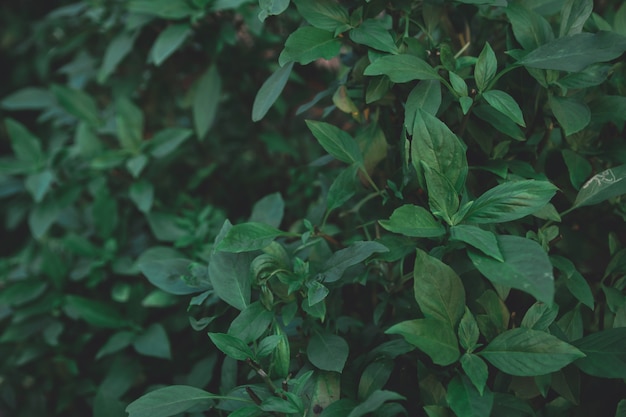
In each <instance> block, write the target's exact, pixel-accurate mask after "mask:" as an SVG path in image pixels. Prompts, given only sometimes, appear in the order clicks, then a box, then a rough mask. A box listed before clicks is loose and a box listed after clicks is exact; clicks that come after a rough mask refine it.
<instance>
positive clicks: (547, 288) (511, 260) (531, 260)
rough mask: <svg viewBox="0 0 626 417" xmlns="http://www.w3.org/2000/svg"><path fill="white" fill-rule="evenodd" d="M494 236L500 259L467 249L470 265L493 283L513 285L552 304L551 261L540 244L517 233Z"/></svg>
mask: <svg viewBox="0 0 626 417" xmlns="http://www.w3.org/2000/svg"><path fill="white" fill-rule="evenodd" d="M497 239H498V246H499V247H500V251H501V252H502V255H503V257H504V262H499V261H497V260H495V259H493V258H491V257H488V256H485V255H484V254H482V253H479V252H475V251H468V255H469V257H470V259H471V260H472V263H473V264H474V266H475V267H476V268H477V269H478V270H479V271H480V273H481V274H483V275H484V276H485V277H486V278H487V279H489V280H490V281H491V282H493V283H494V284H498V285H503V286H505V287H509V288H516V289H518V290H521V291H524V292H526V293H528V294H530V295H532V296H533V297H535V298H536V299H537V300H538V301H542V302H544V303H547V304H552V302H553V299H554V276H553V275H552V264H551V263H550V259H548V255H547V254H546V252H545V251H544V250H543V248H542V247H541V245H539V244H538V243H537V242H535V241H533V240H530V239H525V238H522V237H519V236H498V237H497Z"/></svg>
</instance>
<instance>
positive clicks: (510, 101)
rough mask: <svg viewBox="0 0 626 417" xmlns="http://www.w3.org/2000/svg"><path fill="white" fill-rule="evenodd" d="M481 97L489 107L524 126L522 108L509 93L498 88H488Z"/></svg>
mask: <svg viewBox="0 0 626 417" xmlns="http://www.w3.org/2000/svg"><path fill="white" fill-rule="evenodd" d="M483 97H484V99H485V100H486V101H487V103H489V105H490V106H491V107H493V108H494V109H496V110H498V111H499V112H500V113H502V114H504V115H506V116H507V117H508V118H509V119H511V120H513V121H514V122H515V123H517V124H518V125H520V126H523V127H525V126H526V123H524V116H523V114H522V109H520V107H519V105H518V104H517V102H516V101H515V99H514V98H513V97H511V96H510V95H509V94H507V93H505V92H504V91H500V90H490V91H487V92H485V93H484V94H483Z"/></svg>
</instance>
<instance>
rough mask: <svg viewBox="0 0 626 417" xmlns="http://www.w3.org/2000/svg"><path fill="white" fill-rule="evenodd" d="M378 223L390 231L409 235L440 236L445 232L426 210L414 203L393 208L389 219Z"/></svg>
mask: <svg viewBox="0 0 626 417" xmlns="http://www.w3.org/2000/svg"><path fill="white" fill-rule="evenodd" d="M378 223H380V225H381V226H382V227H384V228H385V229H387V230H389V231H390V232H393V233H400V234H402V235H405V236H409V237H431V238H432V237H440V236H443V235H444V234H445V232H446V230H445V228H444V227H443V226H442V225H441V223H439V222H438V221H436V220H435V219H434V218H433V216H432V214H430V212H429V211H428V210H426V209H425V208H423V207H420V206H416V205H414V204H405V205H403V206H401V207H399V208H397V209H395V210H394V212H393V213H392V214H391V217H390V218H389V220H379V222H378Z"/></svg>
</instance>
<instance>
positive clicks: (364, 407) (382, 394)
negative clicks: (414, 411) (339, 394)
mask: <svg viewBox="0 0 626 417" xmlns="http://www.w3.org/2000/svg"><path fill="white" fill-rule="evenodd" d="M405 399H406V398H404V397H403V396H402V395H400V394H398V393H396V392H393V391H384V390H378V391H374V392H372V394H371V395H370V396H369V397H367V399H366V400H365V401H363V402H362V403H361V404H359V405H357V406H356V407H354V408H353V409H352V411H351V412H350V414H348V417H362V416H364V415H366V414H369V413H371V412H373V411H376V410H378V409H379V408H380V406H382V405H383V404H384V403H385V402H387V401H400V400H405Z"/></svg>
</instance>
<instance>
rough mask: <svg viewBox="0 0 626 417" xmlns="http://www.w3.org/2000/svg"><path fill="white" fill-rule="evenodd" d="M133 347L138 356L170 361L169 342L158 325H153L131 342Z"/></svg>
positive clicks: (163, 330) (161, 326) (161, 327)
mask: <svg viewBox="0 0 626 417" xmlns="http://www.w3.org/2000/svg"><path fill="white" fill-rule="evenodd" d="M133 347H134V348H135V350H136V351H137V353H139V354H140V355H144V356H152V357H155V358H161V359H171V358H172V354H171V352H170V341H169V339H168V338H167V333H166V332H165V329H164V328H163V325H161V324H160V323H153V324H151V325H150V327H148V328H147V329H146V330H145V331H144V332H143V333H141V334H140V335H138V336H137V337H136V338H135V340H134V341H133Z"/></svg>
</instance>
